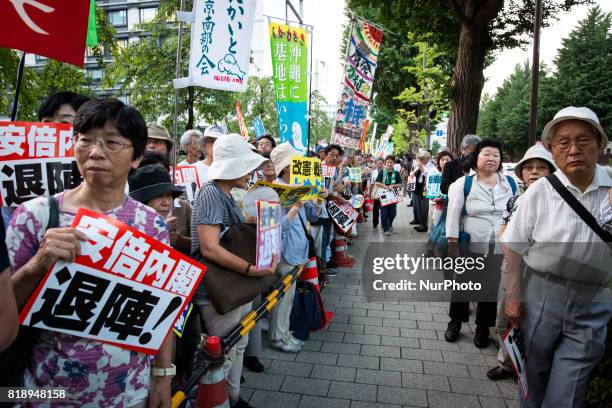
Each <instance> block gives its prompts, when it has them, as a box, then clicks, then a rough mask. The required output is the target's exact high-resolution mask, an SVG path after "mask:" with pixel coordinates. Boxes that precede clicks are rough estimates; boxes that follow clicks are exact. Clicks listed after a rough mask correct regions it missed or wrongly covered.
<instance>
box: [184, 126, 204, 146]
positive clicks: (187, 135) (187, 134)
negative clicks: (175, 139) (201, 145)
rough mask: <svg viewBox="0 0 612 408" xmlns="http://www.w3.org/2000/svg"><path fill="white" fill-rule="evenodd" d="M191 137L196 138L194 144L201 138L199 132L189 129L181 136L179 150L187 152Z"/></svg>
mask: <svg viewBox="0 0 612 408" xmlns="http://www.w3.org/2000/svg"><path fill="white" fill-rule="evenodd" d="M192 136H196V137H197V139H196V142H197V141H199V140H200V138H201V137H202V132H200V131H199V130H197V129H189V130H188V131H186V132H185V133H183V136H181V148H182V149H183V150H187V147H189V145H190V144H191V138H192Z"/></svg>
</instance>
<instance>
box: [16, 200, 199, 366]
mask: <svg viewBox="0 0 612 408" xmlns="http://www.w3.org/2000/svg"><path fill="white" fill-rule="evenodd" d="M72 227H73V228H76V229H78V230H79V231H82V232H83V233H85V235H87V237H88V238H89V239H88V241H86V242H83V243H82V244H81V255H79V256H77V257H76V259H75V262H74V263H66V262H57V263H55V264H54V265H53V266H52V267H51V268H50V269H49V270H48V271H47V273H46V274H45V276H44V277H43V279H42V280H41V282H40V284H39V285H38V287H37V288H36V290H35V291H34V293H33V294H32V296H31V297H30V300H29V301H28V303H27V304H26V305H25V307H24V308H23V310H22V311H21V313H20V315H19V320H20V322H21V323H22V324H24V325H26V326H32V327H36V328H40V329H45V330H50V331H55V332H61V333H67V334H71V335H73V336H78V337H84V338H88V339H92V340H97V341H101V342H103V343H109V344H112V345H115V346H118V347H122V348H125V349H128V350H133V351H137V352H141V353H146V354H151V355H155V354H157V352H158V351H159V348H160V347H161V345H162V342H163V341H164V339H165V338H166V336H167V334H168V332H169V331H170V330H171V329H172V327H173V326H174V323H175V321H176V320H177V319H178V318H179V317H180V315H181V314H182V313H183V311H184V310H185V308H186V307H187V305H188V303H189V301H190V299H191V297H192V296H193V293H194V292H195V290H196V288H197V286H198V284H199V282H200V280H201V279H202V277H203V276H204V271H205V269H206V268H205V266H203V265H200V264H199V263H197V262H195V261H193V260H192V259H190V258H189V257H187V256H185V255H183V254H181V253H180V252H177V251H175V250H173V249H172V248H170V247H168V246H166V245H164V244H162V243H161V242H159V241H156V240H154V239H153V238H151V237H150V236H149V235H147V234H145V233H144V232H141V231H139V230H137V229H135V228H132V227H130V226H128V225H126V224H123V223H121V222H119V221H117V220H116V219H114V218H110V217H107V216H105V215H101V214H97V213H95V212H93V211H90V210H85V209H83V208H81V209H80V210H79V211H78V212H77V214H76V216H75V218H74V221H73V223H72Z"/></svg>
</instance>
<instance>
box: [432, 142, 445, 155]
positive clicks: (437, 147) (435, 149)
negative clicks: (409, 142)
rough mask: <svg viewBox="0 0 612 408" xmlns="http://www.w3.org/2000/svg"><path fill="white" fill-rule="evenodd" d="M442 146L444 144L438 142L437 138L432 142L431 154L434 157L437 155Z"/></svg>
mask: <svg viewBox="0 0 612 408" xmlns="http://www.w3.org/2000/svg"><path fill="white" fill-rule="evenodd" d="M441 147H442V145H441V144H440V142H438V141H437V140H434V141H433V142H432V143H431V155H432V156H433V157H435V156H436V154H438V152H439V151H440V148H441Z"/></svg>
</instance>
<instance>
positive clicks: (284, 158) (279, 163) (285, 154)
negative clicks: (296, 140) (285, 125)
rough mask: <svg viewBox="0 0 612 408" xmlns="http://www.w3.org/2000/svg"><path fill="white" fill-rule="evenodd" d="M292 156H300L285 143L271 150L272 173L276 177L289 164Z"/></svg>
mask: <svg viewBox="0 0 612 408" xmlns="http://www.w3.org/2000/svg"><path fill="white" fill-rule="evenodd" d="M293 156H301V154H300V152H298V151H297V150H296V149H294V148H293V146H291V145H290V144H289V143H287V142H285V143H281V144H279V145H278V146H276V147H275V148H274V150H272V153H270V160H272V164H273V165H274V171H275V172H276V175H277V176H278V175H279V174H280V173H281V171H283V169H284V168H285V167H287V166H289V165H290V164H291V158H292V157H293Z"/></svg>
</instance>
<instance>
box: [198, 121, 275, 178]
mask: <svg viewBox="0 0 612 408" xmlns="http://www.w3.org/2000/svg"><path fill="white" fill-rule="evenodd" d="M266 160H267V159H266V158H265V157H263V156H261V155H259V154H257V153H253V151H251V146H249V144H248V143H247V142H246V140H244V138H243V137H242V136H240V135H238V134H236V133H230V134H229V135H222V136H221V137H219V138H218V139H217V141H216V142H215V150H214V151H213V162H212V164H211V165H210V168H209V169H208V178H209V179H210V180H235V179H237V178H240V177H243V176H246V175H247V174H249V173H250V172H252V171H253V170H255V169H257V168H258V167H259V166H261V165H262V163H263V162H265V161H266Z"/></svg>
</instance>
